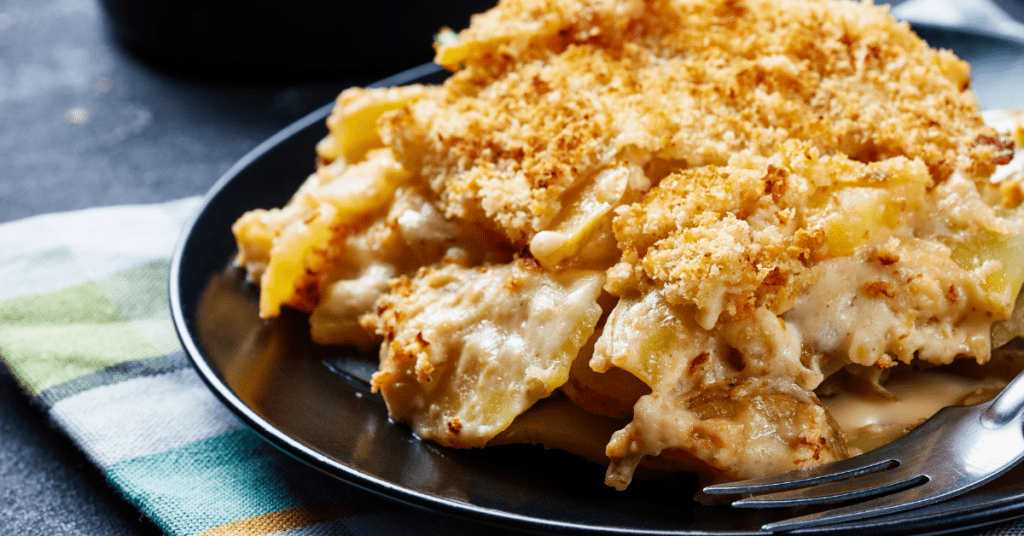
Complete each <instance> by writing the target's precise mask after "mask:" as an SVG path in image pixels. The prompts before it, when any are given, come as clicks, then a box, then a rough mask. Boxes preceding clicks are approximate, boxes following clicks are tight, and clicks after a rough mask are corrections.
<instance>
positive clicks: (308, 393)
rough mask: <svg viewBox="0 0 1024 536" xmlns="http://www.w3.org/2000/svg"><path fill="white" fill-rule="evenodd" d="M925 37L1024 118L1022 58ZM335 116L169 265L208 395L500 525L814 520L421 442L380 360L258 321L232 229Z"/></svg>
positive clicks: (225, 196) (912, 520)
mask: <svg viewBox="0 0 1024 536" xmlns="http://www.w3.org/2000/svg"><path fill="white" fill-rule="evenodd" d="M921 33H922V35H924V37H925V38H926V39H928V40H929V41H930V42H931V43H932V44H934V45H936V46H942V47H947V48H953V49H954V50H955V51H957V52H958V53H959V54H960V55H961V57H963V58H964V59H967V60H968V61H971V62H972V63H973V64H974V76H975V83H974V87H975V89H976V90H977V91H978V93H979V96H980V99H981V101H982V102H983V103H985V104H986V105H987V106H988V107H990V108H993V107H1008V106H1015V107H1017V108H1024V104H1022V103H1020V102H1016V103H1015V102H1012V101H1011V100H1010V99H1021V98H1022V97H1021V92H1020V91H1019V88H1020V81H1021V79H1022V78H1021V77H1020V73H1021V72H1022V70H1024V46H1022V45H1020V44H1016V43H1011V42H1009V41H1005V40H999V39H993V38H989V37H982V36H977V35H970V34H961V33H952V32H948V31H943V30H938V29H928V28H924V29H921ZM444 74H445V73H443V72H442V71H440V70H439V69H438V68H436V67H434V66H432V65H424V66H421V67H419V68H416V69H412V70H410V71H406V72H404V73H401V74H399V75H396V76H394V77H391V78H389V79H386V80H382V81H381V82H379V83H378V84H377V85H379V86H389V85H401V84H407V83H412V82H428V83H433V82H439V81H440V80H442V79H443V78H444ZM1008 84H1009V85H1008ZM1007 88H1013V89H1014V91H1008V89H1007ZM330 108H331V105H327V106H325V107H323V108H321V109H320V110H318V111H317V112H315V113H313V114H311V115H309V116H307V117H305V118H303V119H302V120H300V121H298V122H297V123H295V124H294V125H292V126H290V127H288V128H287V129H285V130H284V131H282V132H280V133H279V134H277V135H275V136H274V137H273V138H271V139H269V140H267V141H266V142H265V143H263V144H261V145H260V146H259V147H257V148H256V149H255V150H253V151H252V152H251V153H249V154H248V155H247V156H245V158H243V159H242V160H241V161H239V162H238V163H237V164H236V165H235V166H234V167H232V168H231V169H230V170H229V171H228V172H227V173H226V174H225V176H224V177H222V178H221V179H220V180H219V182H217V184H216V185H215V186H214V187H213V189H212V190H211V191H210V193H209V194H208V195H207V197H206V200H205V203H204V206H203V207H202V209H201V211H200V212H199V213H198V215H197V216H196V217H195V218H194V220H193V221H192V222H191V224H190V225H189V227H188V228H187V229H186V232H185V235H184V236H183V238H182V241H181V243H180V244H179V246H178V249H177V251H176V253H175V256H174V258H173V261H172V267H171V280H170V298H171V307H172V313H173V317H174V321H175V324H176V327H177V329H178V332H179V335H180V338H181V340H182V343H183V345H184V347H185V349H186V351H187V353H188V355H189V356H190V357H191V359H192V361H193V363H194V364H195V367H196V369H197V370H198V371H199V374H200V375H202V377H203V378H204V380H205V381H206V383H207V384H208V385H209V387H210V388H211V389H212V390H213V392H214V393H215V394H216V395H217V396H218V397H219V398H220V399H221V400H222V401H223V403H224V404H226V405H227V406H228V407H229V408H230V409H231V410H232V411H234V412H235V413H236V414H237V415H238V416H239V417H241V418H242V419H243V420H244V421H245V422H246V423H247V424H248V425H249V426H251V427H252V428H253V429H254V430H255V431H256V432H258V433H259V434H260V435H261V436H263V437H264V438H265V439H266V440H267V441H269V442H270V443H272V444H274V445H275V446H277V447H278V448H280V449H281V450H283V451H285V452H287V453H288V454H290V455H292V456H294V457H295V458H297V459H299V460H301V461H302V462H305V463H307V464H309V465H312V466H314V467H316V468H318V469H321V470H323V471H325V472H327V473H329V474H331V475H333V476H335V477H337V478H339V479H341V480H343V481H345V482H348V483H351V484H354V485H356V486H360V487H362V488H365V489H367V490H370V491H373V492H376V493H379V494H381V495H383V496H386V497H388V498H391V499H394V500H397V501H401V502H404V503H407V504H410V505H414V506H417V507H421V508H425V509H429V510H431V511H435V512H441V513H445V514H450V515H455V516H459V517H463V518H468V519H471V520H476V521H479V522H483V523H486V524H492V525H496V526H501V527H504V528H518V529H523V530H532V531H544V532H549V531H559V532H563V533H564V532H570V533H590V534H593V533H604V534H673V535H697V534H702V535H708V534H723V535H732V534H751V533H757V532H758V531H759V527H760V526H761V525H762V524H764V523H768V522H771V521H776V520H780V519H783V518H785V517H789V516H792V515H794V514H796V513H807V512H810V511H811V510H809V509H804V510H801V511H800V512H797V511H795V510H781V511H780V510H774V511H751V510H733V509H730V508H728V507H707V506H699V505H697V504H695V503H694V502H692V501H691V499H690V497H692V495H693V493H694V491H695V490H696V483H695V481H694V480H693V479H691V478H688V477H686V476H682V477H680V478H679V479H678V480H673V481H658V482H651V481H635V482H634V483H633V484H632V485H631V486H630V487H629V489H628V490H626V491H624V492H617V491H615V490H613V489H611V488H609V487H607V486H605V485H604V483H603V478H604V467H601V466H597V465H593V464H590V463H587V462H584V461H582V460H580V459H577V458H575V457H573V456H570V455H567V454H564V453H561V452H558V451H546V450H544V449H542V448H539V447H529V446H522V445H513V446H502V447H492V448H487V449H483V450H455V449H446V448H441V447H438V446H436V445H433V444H431V443H426V442H422V441H418V440H416V439H415V438H414V437H413V435H412V433H411V431H410V429H409V428H408V427H406V426H404V425H401V424H395V423H392V422H390V421H389V420H388V416H387V411H386V409H385V407H384V403H383V400H382V399H381V398H380V397H379V396H377V395H375V394H372V393H371V392H370V391H369V389H368V388H367V386H366V384H365V382H364V381H363V380H361V379H360V376H362V375H363V374H361V373H360V372H359V369H358V366H359V365H361V364H362V365H365V364H366V363H371V362H372V359H375V358H374V357H372V356H371V357H370V359H371V361H366V356H360V355H356V354H349V353H347V352H346V351H345V350H343V349H339V348H328V347H320V346H316V345H314V344H312V343H311V342H310V341H309V337H308V327H307V323H306V318H305V317H304V316H303V315H300V314H292V313H291V312H289V313H286V314H284V315H282V316H281V317H280V318H278V319H275V320H273V321H270V322H263V321H261V320H260V319H259V318H258V316H257V294H256V292H255V289H254V288H252V287H251V286H250V285H247V284H246V281H245V277H244V275H243V274H242V273H241V272H240V271H239V270H236V269H234V268H232V267H231V266H230V263H231V259H232V257H233V255H234V253H235V243H234V239H233V237H232V235H231V231H230V228H231V224H232V223H233V222H234V221H235V219H236V218H238V216H240V215H241V214H242V213H244V212H245V211H247V210H249V209H253V208H258V207H275V206H281V205H283V204H284V203H285V202H286V201H287V200H288V198H289V197H290V196H291V195H292V193H293V192H294V191H295V189H296V188H297V187H298V185H299V183H300V182H301V181H302V180H303V179H304V178H305V177H306V176H307V175H308V174H309V173H311V172H312V170H313V166H314V151H313V148H314V146H315V144H316V142H317V141H318V140H319V139H320V138H322V137H323V136H324V135H325V134H326V127H325V126H324V119H325V117H326V116H327V115H328V113H329V111H330ZM371 366H372V365H371ZM343 370H349V371H356V372H355V373H354V374H348V373H345V372H343ZM1019 516H1024V479H1022V478H1020V476H1019V474H1018V475H1017V476H1014V475H1013V474H1010V475H1007V476H1004V477H1002V478H1001V479H999V480H997V481H996V482H994V483H993V484H990V485H989V486H988V487H986V488H983V489H981V490H978V491H976V492H974V493H972V494H970V495H968V496H965V497H962V498H960V499H957V500H954V501H950V502H946V503H943V504H940V505H937V506H933V507H930V508H928V509H925V510H918V511H914V512H910V513H905V514H902V515H899V516H891V517H886V518H881V519H876V520H867V521H863V522H858V523H855V524H847V525H841V526H833V527H828V528H823V529H816V530H808V531H804V532H803V533H828V534H838V533H848V532H862V531H869V532H870V533H872V534H902V533H914V534H920V533H926V532H944V531H949V530H955V529H967V528H971V527H978V526H984V525H989V524H992V523H996V522H999V521H1003V520H1006V519H1012V518H1015V517H1019Z"/></svg>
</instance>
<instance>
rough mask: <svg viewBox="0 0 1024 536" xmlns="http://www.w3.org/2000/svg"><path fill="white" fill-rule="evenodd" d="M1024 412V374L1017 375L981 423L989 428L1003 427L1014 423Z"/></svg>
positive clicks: (989, 407) (990, 405) (984, 415)
mask: <svg viewBox="0 0 1024 536" xmlns="http://www.w3.org/2000/svg"><path fill="white" fill-rule="evenodd" d="M1022 410H1024V372H1022V373H1020V374H1019V375H1017V377H1016V378H1014V379H1013V381H1011V382H1010V383H1009V384H1008V385H1007V386H1006V388H1005V389H1003V391H1002V392H1001V393H999V395H997V396H996V398H995V400H993V401H992V402H991V403H990V404H989V406H988V409H986V410H985V413H984V414H983V415H982V416H981V423H982V424H983V425H985V426H986V427H989V428H995V427H999V426H1003V425H1005V424H1006V423H1008V422H1010V421H1012V420H1013V419H1014V418H1016V417H1017V416H1018V415H1020V413H1021V411H1022Z"/></svg>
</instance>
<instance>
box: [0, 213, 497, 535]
mask: <svg viewBox="0 0 1024 536" xmlns="http://www.w3.org/2000/svg"><path fill="white" fill-rule="evenodd" d="M199 202H200V200H199V198H188V199H184V200H179V201H174V202H170V203H165V204H159V205H145V206H121V207H111V208H96V209H90V210H83V211H77V212H69V213H63V214H51V215H44V216H39V217H34V218H29V219H25V220H21V221H16V222H13V223H7V224H4V225H0V282H2V284H0V358H2V360H3V363H4V364H5V365H6V366H7V367H8V368H9V369H10V370H11V371H12V372H13V373H14V375H15V376H16V377H17V378H18V379H19V380H20V382H21V384H22V385H23V387H24V389H25V390H26V391H27V393H28V394H29V395H30V396H32V397H33V399H34V401H35V402H37V403H38V404H39V405H41V406H42V407H43V408H44V409H45V410H46V412H47V413H48V414H49V416H50V417H51V418H52V420H53V422H54V423H55V424H56V425H57V426H58V427H59V428H60V429H62V430H63V431H64V432H66V433H67V435H68V436H69V437H70V438H71V439H72V440H73V441H74V442H75V443H76V444H77V445H78V446H79V447H80V448H81V449H82V450H83V451H84V452H85V453H86V454H87V456H88V457H89V459H91V460H92V461H93V462H94V463H95V464H96V465H97V466H99V467H100V469H101V470H102V471H103V472H104V474H105V475H106V477H107V479H108V480H109V482H110V483H111V484H112V485H113V486H115V487H116V488H117V489H119V490H120V491H121V492H122V493H123V495H124V496H125V497H126V498H127V499H128V500H129V501H130V502H132V503H133V504H135V505H136V506H137V507H138V508H139V509H140V510H141V511H142V512H143V513H144V514H145V515H146V516H148V517H149V518H151V519H152V520H153V521H154V522H155V523H156V524H157V525H158V526H160V527H161V528H162V529H163V530H164V532H165V533H167V534H170V535H182V536H185V535H203V536H213V535H224V534H242V535H262V534H277V533H283V534H288V535H305V534H318V535H324V534H354V535H363V534H409V535H413V534H415V535H422V534H438V535H440V534H448V535H450V534H452V533H453V532H452V531H453V530H454V531H455V533H469V534H473V533H475V534H481V533H488V532H489V530H488V529H487V528H485V527H481V526H478V525H475V524H472V525H471V524H469V523H466V524H462V523H459V522H458V520H454V519H450V518H448V517H442V516H439V515H432V514H430V513H428V512H423V511H419V510H416V509H413V508H409V507H405V506H402V505H399V504H397V503H394V502H392V501H389V500H386V499H382V498H380V497H378V496H376V495H374V494H370V493H367V492H364V491H362V490H359V489H356V488H354V487H351V486H349V485H347V484H344V483H342V482H340V481H338V480H336V479H334V478H331V477H329V476H326V475H324V474H322V473H320V472H318V471H316V470H314V469H311V468H308V467H306V466H305V465H303V464H301V463H298V462H296V461H294V460H292V459H291V458H289V457H287V456H286V455H284V454H283V453H281V452H279V451H278V450H276V449H275V448H274V447H272V446H270V445H269V444H268V443H266V442H265V441H263V440H262V439H261V438H260V437H259V436H257V435H256V434H255V433H254V432H252V431H250V430H249V429H248V428H246V427H245V426H244V425H243V424H242V423H241V422H240V421H239V420H238V419H237V418H236V417H235V416H234V414H232V413H230V412H229V411H228V410H227V409H225V408H224V407H223V406H222V404H221V403H220V402H219V401H218V400H217V399H216V398H215V397H214V396H213V394H212V393H211V392H210V391H209V390H208V389H207V387H206V385H205V384H204V383H203V382H202V380H201V379H200V378H199V376H198V375H197V374H196V373H195V372H194V371H193V370H192V368H191V366H190V364H189V362H188V360H187V359H186V358H185V356H184V354H183V351H182V349H181V346H180V345H179V342H178V339H177V335H176V334H175V331H174V327H173V325H172V322H171V318H170V313H169V310H168V301H167V277H168V266H169V257H170V255H171V252H172V251H173V249H174V245H175V243H176V241H177V240H178V237H179V234H180V232H181V230H182V228H183V226H184V224H185V222H186V220H187V219H188V218H189V217H191V215H192V214H193V213H194V211H195V210H197V209H198V207H199Z"/></svg>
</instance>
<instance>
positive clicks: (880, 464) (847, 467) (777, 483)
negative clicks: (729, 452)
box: [704, 447, 899, 495]
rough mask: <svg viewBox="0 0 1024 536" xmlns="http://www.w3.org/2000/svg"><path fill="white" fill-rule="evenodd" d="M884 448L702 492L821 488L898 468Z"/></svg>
mask: <svg viewBox="0 0 1024 536" xmlns="http://www.w3.org/2000/svg"><path fill="white" fill-rule="evenodd" d="M884 448H885V447H882V448H881V449H877V450H874V451H871V452H869V453H867V454H862V455H860V456H856V457H854V458H847V459H845V460H840V461H837V462H833V463H828V464H825V465H819V466H817V467H810V468H807V469H799V470H797V471H791V472H789V473H783V474H781V475H774V476H768V477H764V478H754V479H750V480H741V481H738V482H726V483H724V484H715V485H712V486H707V487H706V488H704V493H707V494H708V495H741V494H743V495H745V494H749V493H765V492H769V491H778V490H783V489H790V488H799V487H803V486H810V485H814V484H824V483H826V482H834V481H836V480H843V479H847V478H852V477H855V476H860V475H866V474H869V473H875V472H878V471H884V470H886V469H892V468H895V467H897V466H898V465H899V462H898V461H897V460H896V458H895V457H894V456H889V455H888V454H889V453H888V452H887V451H883V449H884ZM894 454H895V453H894Z"/></svg>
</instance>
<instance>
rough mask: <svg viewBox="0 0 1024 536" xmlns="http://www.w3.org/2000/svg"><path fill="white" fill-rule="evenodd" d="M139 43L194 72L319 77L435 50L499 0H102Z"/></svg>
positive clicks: (401, 63) (403, 63)
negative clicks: (442, 37)
mask: <svg viewBox="0 0 1024 536" xmlns="http://www.w3.org/2000/svg"><path fill="white" fill-rule="evenodd" d="M101 2H102V4H103V7H104V8H105V10H106V12H107V14H108V15H109V20H110V23H111V24H110V26H111V28H112V30H113V32H114V33H115V34H116V35H117V36H118V37H119V38H120V39H121V40H122V41H123V42H124V43H125V44H126V45H127V46H128V47H129V48H131V49H132V50H134V51H136V52H138V53H140V54H142V55H144V56H147V57H149V58H152V59H155V60H158V61H162V62H165V63H166V64H169V65H171V66H173V67H175V68H178V69H184V70H187V71H190V72H196V73H205V74H210V73H214V74H216V73H230V74H234V75H238V74H248V75H250V76H252V77H256V78H262V77H278V76H281V75H284V76H317V75H328V73H329V72H330V71H332V70H336V69H347V70H348V71H382V72H387V71H393V70H395V69H398V68H402V67H407V66H411V65H416V64H419V63H423V62H426V61H430V60H431V59H432V58H433V47H432V41H433V36H434V35H435V34H436V33H437V31H438V30H439V29H441V28H442V27H444V26H447V27H450V28H453V29H456V30H457V29H461V28H464V27H465V26H466V25H467V24H468V22H469V17H470V15H471V14H473V13H477V12H480V11H484V10H486V9H488V8H490V7H492V6H493V5H494V4H495V3H496V1H495V0H437V1H432V2H431V1H423V0H420V1H417V0H378V1H372V0H371V1H365V2H339V1H326V0H290V1H284V0H101Z"/></svg>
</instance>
